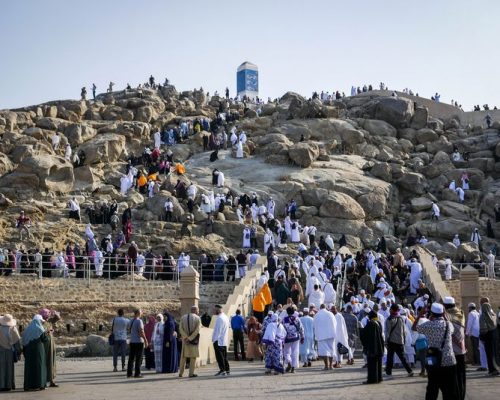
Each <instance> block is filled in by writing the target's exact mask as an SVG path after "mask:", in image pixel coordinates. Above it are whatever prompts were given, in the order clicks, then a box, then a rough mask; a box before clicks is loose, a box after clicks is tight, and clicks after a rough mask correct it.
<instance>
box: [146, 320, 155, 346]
mask: <svg viewBox="0 0 500 400" xmlns="http://www.w3.org/2000/svg"><path fill="white" fill-rule="evenodd" d="M155 324H156V317H155V316H154V315H150V316H148V322H147V324H146V325H144V334H145V335H146V339H147V340H148V342H151V337H152V336H153V332H154V329H155Z"/></svg>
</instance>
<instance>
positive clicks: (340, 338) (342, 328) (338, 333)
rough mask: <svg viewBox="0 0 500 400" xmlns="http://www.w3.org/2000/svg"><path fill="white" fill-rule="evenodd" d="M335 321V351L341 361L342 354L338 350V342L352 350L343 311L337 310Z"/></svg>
mask: <svg viewBox="0 0 500 400" xmlns="http://www.w3.org/2000/svg"><path fill="white" fill-rule="evenodd" d="M335 322H336V325H337V329H336V330H335V353H336V356H337V361H340V359H341V357H342V356H341V355H340V354H339V353H338V351H337V343H341V344H342V345H344V346H345V347H346V348H348V349H349V350H350V347H349V336H348V334H347V326H346V324H345V320H344V317H343V316H342V314H341V313H339V312H337V314H335ZM349 356H350V354H349ZM349 358H350V357H349Z"/></svg>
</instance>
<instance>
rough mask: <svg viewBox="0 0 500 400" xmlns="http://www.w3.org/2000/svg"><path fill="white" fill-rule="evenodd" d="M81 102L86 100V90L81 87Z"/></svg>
mask: <svg viewBox="0 0 500 400" xmlns="http://www.w3.org/2000/svg"><path fill="white" fill-rule="evenodd" d="M80 96H81V100H82V101H85V100H87V88H86V87H85V86H84V87H82V90H81V92H80Z"/></svg>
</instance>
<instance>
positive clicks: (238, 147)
mask: <svg viewBox="0 0 500 400" xmlns="http://www.w3.org/2000/svg"><path fill="white" fill-rule="evenodd" d="M236 158H243V144H242V143H241V140H240V141H239V142H238V144H237V145H236Z"/></svg>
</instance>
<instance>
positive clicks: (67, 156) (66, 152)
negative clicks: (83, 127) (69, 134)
mask: <svg viewBox="0 0 500 400" xmlns="http://www.w3.org/2000/svg"><path fill="white" fill-rule="evenodd" d="M71 154H73V150H71V145H70V144H69V143H67V144H66V149H65V150H64V159H65V160H66V161H69V162H71Z"/></svg>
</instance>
